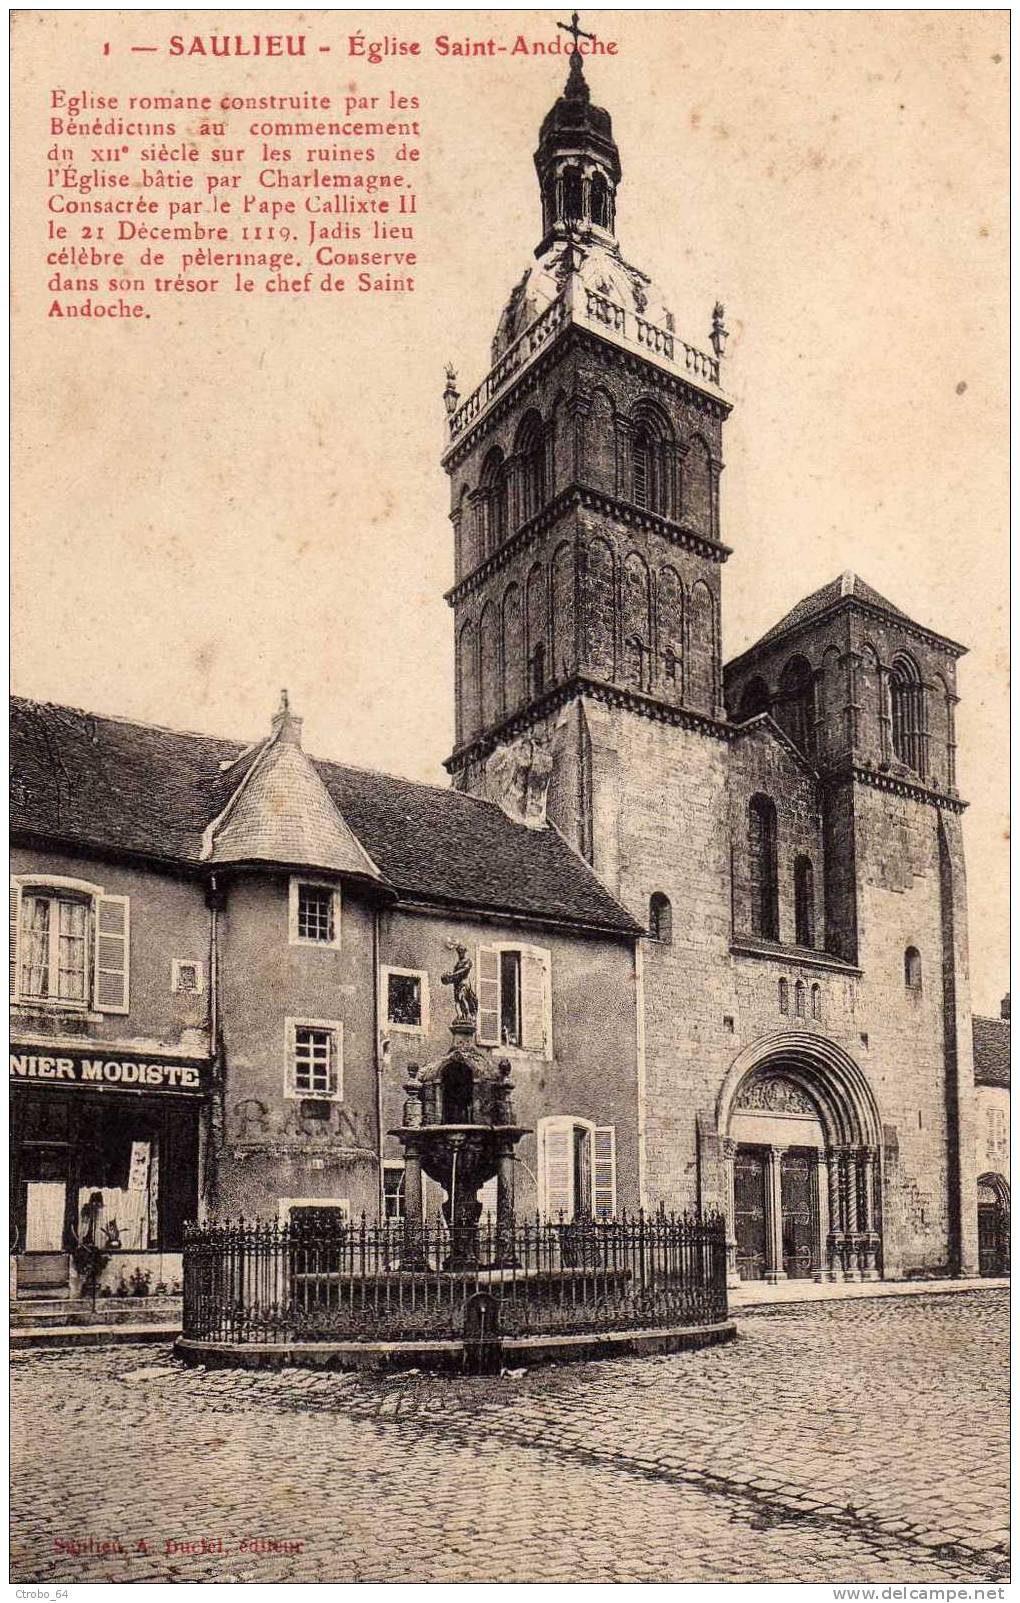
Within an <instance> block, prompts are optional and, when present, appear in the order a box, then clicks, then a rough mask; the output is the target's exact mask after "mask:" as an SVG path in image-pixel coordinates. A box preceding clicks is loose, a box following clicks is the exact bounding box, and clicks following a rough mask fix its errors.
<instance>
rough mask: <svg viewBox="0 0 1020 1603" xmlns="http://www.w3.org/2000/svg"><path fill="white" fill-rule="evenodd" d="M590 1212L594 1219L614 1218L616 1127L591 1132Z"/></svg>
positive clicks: (605, 1126) (598, 1126) (606, 1126)
mask: <svg viewBox="0 0 1020 1603" xmlns="http://www.w3.org/2000/svg"><path fill="white" fill-rule="evenodd" d="M592 1149H593V1150H592V1212H593V1213H594V1215H595V1217H596V1219H602V1218H608V1219H614V1218H615V1217H616V1126H615V1125H612V1124H603V1125H597V1126H596V1127H595V1129H594V1130H593V1131H592Z"/></svg>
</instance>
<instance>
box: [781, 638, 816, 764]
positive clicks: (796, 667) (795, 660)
mask: <svg viewBox="0 0 1020 1603" xmlns="http://www.w3.org/2000/svg"><path fill="white" fill-rule="evenodd" d="M814 700H815V698H814V674H813V673H812V671H811V664H810V663H809V662H808V661H807V659H806V658H804V657H791V658H790V661H789V662H788V663H787V664H786V667H785V668H784V669H783V671H782V673H781V674H780V676H779V702H778V706H777V708H776V715H777V717H778V719H779V722H780V724H781V725H782V727H783V729H784V730H785V731H786V733H787V734H788V735H789V737H790V739H791V740H792V741H793V743H794V745H795V746H798V747H799V748H800V750H801V751H803V752H812V751H813V750H814V744H815V705H814Z"/></svg>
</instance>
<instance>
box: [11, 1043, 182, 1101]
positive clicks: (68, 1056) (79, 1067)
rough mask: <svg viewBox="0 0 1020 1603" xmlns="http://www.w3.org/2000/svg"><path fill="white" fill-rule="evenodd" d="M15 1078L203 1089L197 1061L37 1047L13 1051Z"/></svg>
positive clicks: (134, 1087) (149, 1088)
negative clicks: (54, 1052)
mask: <svg viewBox="0 0 1020 1603" xmlns="http://www.w3.org/2000/svg"><path fill="white" fill-rule="evenodd" d="M11 1080H12V1082H13V1083H14V1084H18V1083H19V1082H21V1081H25V1082H26V1083H27V1082H28V1081H29V1080H32V1081H36V1080H52V1081H53V1082H55V1083H57V1084H64V1085H112V1086H124V1087H126V1088H128V1089H132V1090H145V1091H201V1090H202V1089H203V1086H202V1070H201V1066H200V1065H199V1064H197V1063H170V1062H163V1061H162V1060H161V1059H144V1058H106V1057H94V1056H93V1055H92V1054H91V1053H88V1054H86V1053H84V1052H66V1053H61V1054H60V1056H56V1055H54V1056H52V1057H49V1056H46V1055H44V1054H43V1053H41V1052H40V1051H39V1050H38V1049H37V1048H36V1049H34V1050H32V1051H14V1052H12V1053H11Z"/></svg>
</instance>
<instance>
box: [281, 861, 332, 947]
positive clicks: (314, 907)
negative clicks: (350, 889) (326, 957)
mask: <svg viewBox="0 0 1020 1603" xmlns="http://www.w3.org/2000/svg"><path fill="white" fill-rule="evenodd" d="M289 927H290V944H291V946H333V947H337V946H339V945H340V892H339V890H338V889H337V887H336V886H335V885H332V884H330V883H329V882H328V881H325V880H312V879H301V878H299V877H298V876H297V875H294V876H293V877H292V879H291V882H290V919H289Z"/></svg>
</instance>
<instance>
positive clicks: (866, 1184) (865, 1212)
mask: <svg viewBox="0 0 1020 1603" xmlns="http://www.w3.org/2000/svg"><path fill="white" fill-rule="evenodd" d="M861 1229H862V1230H863V1232H864V1244H863V1263H862V1264H861V1278H862V1279H863V1280H877V1279H878V1232H877V1230H876V1229H875V1153H874V1150H873V1148H871V1147H862V1148H861Z"/></svg>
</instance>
